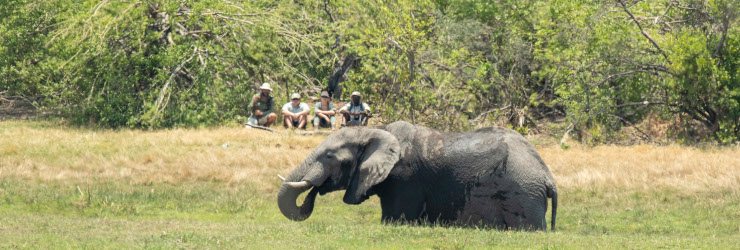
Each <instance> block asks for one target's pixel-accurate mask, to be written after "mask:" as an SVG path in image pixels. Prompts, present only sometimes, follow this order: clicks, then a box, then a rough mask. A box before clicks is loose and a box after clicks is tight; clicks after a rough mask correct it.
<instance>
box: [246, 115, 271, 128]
mask: <svg viewBox="0 0 740 250" xmlns="http://www.w3.org/2000/svg"><path fill="white" fill-rule="evenodd" d="M247 124H249V125H259V126H263V125H265V124H267V116H266V115H263V116H262V117H261V118H259V119H258V118H256V116H250V117H249V120H248V121H247Z"/></svg>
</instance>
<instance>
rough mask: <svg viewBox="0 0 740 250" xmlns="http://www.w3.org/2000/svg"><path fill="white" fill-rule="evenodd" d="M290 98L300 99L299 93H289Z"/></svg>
mask: <svg viewBox="0 0 740 250" xmlns="http://www.w3.org/2000/svg"><path fill="white" fill-rule="evenodd" d="M290 99H291V100H293V99H301V94H298V93H293V94H292V95H290Z"/></svg>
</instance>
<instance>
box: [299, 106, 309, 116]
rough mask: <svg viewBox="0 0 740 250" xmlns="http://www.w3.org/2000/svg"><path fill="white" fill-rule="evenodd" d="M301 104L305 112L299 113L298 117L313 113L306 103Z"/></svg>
mask: <svg viewBox="0 0 740 250" xmlns="http://www.w3.org/2000/svg"><path fill="white" fill-rule="evenodd" d="M301 104H302V105H301V107H302V108H303V111H301V112H298V115H299V116H301V115H308V112H311V109H310V108H308V104H305V103H301Z"/></svg>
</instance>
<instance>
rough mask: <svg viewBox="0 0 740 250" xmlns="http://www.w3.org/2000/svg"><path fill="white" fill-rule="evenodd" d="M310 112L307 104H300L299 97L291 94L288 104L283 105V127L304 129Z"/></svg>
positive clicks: (296, 94)
mask: <svg viewBox="0 0 740 250" xmlns="http://www.w3.org/2000/svg"><path fill="white" fill-rule="evenodd" d="M310 111H311V109H310V108H309V107H308V104H306V103H304V102H301V95H300V94H298V93H293V94H292V95H291V96H290V102H289V103H286V104H285V105H283V117H284V126H285V127H286V128H300V129H306V123H307V121H308V113H309V112H310Z"/></svg>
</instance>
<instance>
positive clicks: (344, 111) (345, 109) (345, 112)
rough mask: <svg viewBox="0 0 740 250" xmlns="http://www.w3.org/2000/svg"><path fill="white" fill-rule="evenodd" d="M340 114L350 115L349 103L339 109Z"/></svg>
mask: <svg viewBox="0 0 740 250" xmlns="http://www.w3.org/2000/svg"><path fill="white" fill-rule="evenodd" d="M339 113H341V114H349V103H347V104H346V105H344V107H342V108H340V109H339Z"/></svg>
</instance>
